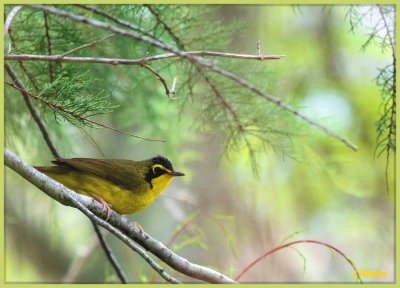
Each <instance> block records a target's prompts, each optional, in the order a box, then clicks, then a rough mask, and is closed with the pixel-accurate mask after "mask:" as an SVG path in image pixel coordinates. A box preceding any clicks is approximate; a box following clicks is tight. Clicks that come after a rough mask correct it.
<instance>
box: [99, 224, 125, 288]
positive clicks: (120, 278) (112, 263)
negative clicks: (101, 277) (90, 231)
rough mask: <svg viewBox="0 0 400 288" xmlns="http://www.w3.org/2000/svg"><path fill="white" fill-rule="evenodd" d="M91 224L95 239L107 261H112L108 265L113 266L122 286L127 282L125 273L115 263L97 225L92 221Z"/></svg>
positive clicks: (115, 260)
mask: <svg viewBox="0 0 400 288" xmlns="http://www.w3.org/2000/svg"><path fill="white" fill-rule="evenodd" d="M92 224H93V228H94V231H95V232H96V235H97V238H98V239H99V241H100V244H101V246H102V247H104V249H103V251H104V253H105V254H106V257H107V259H112V261H110V263H111V265H112V266H113V268H114V270H115V272H116V273H117V276H118V278H119V280H120V281H121V283H122V284H126V283H127V281H126V276H125V273H124V271H123V270H122V268H121V266H120V265H119V263H118V262H117V259H115V257H114V254H113V253H112V252H111V249H110V247H108V245H107V243H106V241H105V239H104V236H103V234H101V231H100V229H99V226H97V224H96V223H95V222H93V221H92Z"/></svg>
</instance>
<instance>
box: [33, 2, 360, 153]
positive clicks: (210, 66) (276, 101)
mask: <svg viewBox="0 0 400 288" xmlns="http://www.w3.org/2000/svg"><path fill="white" fill-rule="evenodd" d="M26 6H28V7H31V8H33V9H39V10H44V11H47V12H49V13H52V14H55V15H58V16H61V17H65V18H69V19H72V20H74V21H78V22H81V23H84V24H88V25H92V26H94V27H97V28H101V29H106V30H110V31H112V32H114V33H117V34H120V35H124V36H126V37H129V38H132V39H135V40H139V41H142V42H145V43H148V44H149V45H151V46H154V47H157V48H159V49H162V50H165V51H169V52H172V53H174V54H177V55H179V56H181V57H182V58H185V59H187V60H188V61H190V62H192V63H197V64H199V65H201V66H204V67H206V68H207V69H210V70H211V71H213V72H215V73H217V74H220V75H222V76H224V77H226V78H228V79H231V80H232V81H234V82H236V83H237V84H238V85H240V86H242V87H244V88H246V89H248V90H250V91H252V92H254V93H256V94H257V95H259V96H261V97H262V98H264V99H265V100H267V101H269V102H272V103H274V104H275V105H277V106H279V107H281V108H282V109H284V110H286V111H288V112H290V113H291V114H293V115H295V116H296V117H298V118H300V119H302V120H303V121H305V122H307V123H308V124H309V125H311V126H314V127H315V128H317V129H319V130H321V131H322V132H324V133H325V134H327V135H329V136H331V137H334V138H336V139H338V140H339V141H341V142H342V143H344V144H345V145H347V146H348V147H350V148H351V149H353V150H357V149H358V147H357V146H356V145H354V144H353V143H351V142H350V141H349V140H347V139H346V138H345V137H343V136H341V135H339V134H337V133H335V132H333V131H331V130H329V129H328V128H326V127H325V126H323V125H321V124H319V123H317V122H316V121H314V120H312V119H310V118H309V117H308V116H307V115H305V114H304V113H302V112H300V111H298V110H297V109H295V108H293V107H292V106H290V105H289V104H287V103H285V102H284V101H282V99H280V98H278V97H275V96H272V95H270V94H268V93H266V92H264V91H263V90H261V89H260V88H258V87H257V86H256V85H254V84H253V83H251V82H249V81H247V80H244V79H242V78H240V77H239V76H237V75H235V74H233V73H231V72H229V71H226V70H224V69H222V68H220V67H218V66H215V65H213V64H211V63H209V62H208V61H205V60H204V59H201V58H199V57H194V56H192V55H190V54H186V53H185V52H182V51H179V50H177V49H176V48H174V47H172V46H169V45H167V44H165V43H162V42H160V41H158V40H155V39H152V38H149V37H147V36H142V35H139V34H138V33H136V32H135V31H127V30H125V29H121V28H119V27H116V26H113V25H110V24H109V23H104V22H101V21H98V20H94V19H90V18H87V17H84V16H81V15H77V14H75V13H71V12H67V11H64V10H60V9H56V8H53V7H49V6H45V5H26Z"/></svg>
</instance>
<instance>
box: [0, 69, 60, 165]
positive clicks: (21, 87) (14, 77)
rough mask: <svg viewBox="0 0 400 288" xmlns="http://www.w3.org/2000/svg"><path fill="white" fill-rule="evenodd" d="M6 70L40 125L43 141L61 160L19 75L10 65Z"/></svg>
mask: <svg viewBox="0 0 400 288" xmlns="http://www.w3.org/2000/svg"><path fill="white" fill-rule="evenodd" d="M5 68H6V70H7V73H8V75H10V78H11V79H12V81H13V82H14V83H15V84H12V85H13V86H15V87H17V88H18V90H19V91H20V92H21V94H22V96H23V97H24V101H25V103H26V106H28V109H29V112H30V113H31V115H32V117H33V119H34V120H35V122H36V124H37V125H38V127H39V130H40V132H42V135H43V139H44V141H45V142H46V144H47V146H48V147H49V149H50V151H51V153H52V154H53V156H54V157H55V158H60V154H59V153H58V151H57V149H56V147H55V146H54V144H53V142H52V141H51V139H50V136H49V133H47V130H46V126H45V124H44V123H43V122H42V119H41V118H40V116H39V114H38V113H37V111H36V110H35V108H34V107H33V105H32V102H31V98H30V94H29V93H28V91H26V89H25V86H24V84H23V83H22V82H21V81H20V80H19V79H18V77H17V74H16V73H15V72H14V70H13V69H12V67H11V65H10V64H5Z"/></svg>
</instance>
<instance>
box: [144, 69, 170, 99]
mask: <svg viewBox="0 0 400 288" xmlns="http://www.w3.org/2000/svg"><path fill="white" fill-rule="evenodd" d="M142 67H144V68H146V69H147V70H149V71H150V72H151V73H153V74H154V75H155V76H156V78H157V79H158V80H160V82H161V83H162V85H163V86H164V89H165V94H167V96H168V98H170V99H171V97H170V95H171V90H170V89H169V87H168V84H167V81H166V80H165V79H164V77H162V76H161V75H160V73H158V72H157V70H156V69H154V68H153V67H151V66H150V65H149V64H143V65H142Z"/></svg>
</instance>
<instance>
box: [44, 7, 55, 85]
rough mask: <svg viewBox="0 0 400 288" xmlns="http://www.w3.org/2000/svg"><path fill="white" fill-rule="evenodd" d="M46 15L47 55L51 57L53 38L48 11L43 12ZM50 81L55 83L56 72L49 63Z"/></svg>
mask: <svg viewBox="0 0 400 288" xmlns="http://www.w3.org/2000/svg"><path fill="white" fill-rule="evenodd" d="M43 15H44V31H45V36H46V39H47V53H48V54H49V55H51V54H52V53H51V38H50V28H49V19H48V16H47V13H46V11H43ZM49 79H50V82H53V81H54V71H53V64H52V63H50V62H49Z"/></svg>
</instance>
